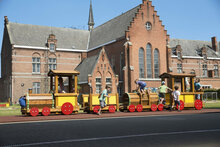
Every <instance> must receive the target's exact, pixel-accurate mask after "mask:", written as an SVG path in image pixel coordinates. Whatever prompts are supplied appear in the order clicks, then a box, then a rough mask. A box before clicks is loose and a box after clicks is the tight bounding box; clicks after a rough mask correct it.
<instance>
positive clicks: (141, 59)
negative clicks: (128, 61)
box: [139, 48, 144, 78]
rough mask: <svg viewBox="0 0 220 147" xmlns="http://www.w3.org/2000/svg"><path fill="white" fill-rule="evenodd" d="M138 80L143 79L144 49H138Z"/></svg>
mask: <svg viewBox="0 0 220 147" xmlns="http://www.w3.org/2000/svg"><path fill="white" fill-rule="evenodd" d="M139 78H144V49H143V48H140V49H139Z"/></svg>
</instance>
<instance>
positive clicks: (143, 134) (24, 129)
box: [0, 113, 220, 147]
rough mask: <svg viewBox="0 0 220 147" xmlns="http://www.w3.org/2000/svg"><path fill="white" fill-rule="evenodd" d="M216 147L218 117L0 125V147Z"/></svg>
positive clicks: (218, 143)
mask: <svg viewBox="0 0 220 147" xmlns="http://www.w3.org/2000/svg"><path fill="white" fill-rule="evenodd" d="M7 145H8V146H51V147H52V146H53V147H54V146H65V147H66V146H74V147H77V146H80V147H87V146H88V147H93V146H95V147H97V146H98V147H99V146H100V147H101V146H105V147H108V146H109V147H110V146H111V147H112V146H113V147H124V146H126V147H142V146H144V147H146V146H165V147H166V146H169V147H172V146H199V147H203V146H204V147H207V146H208V147H219V146H220V113H208V114H193V115H175V116H138V117H124V118H109V119H108V118H99V119H90V120H86V119H84V120H65V121H52V122H32V123H17V124H1V125H0V146H7Z"/></svg>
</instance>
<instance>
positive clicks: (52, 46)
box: [50, 43, 55, 52]
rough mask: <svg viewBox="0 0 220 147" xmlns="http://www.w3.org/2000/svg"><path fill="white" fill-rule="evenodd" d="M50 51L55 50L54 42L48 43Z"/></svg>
mask: <svg viewBox="0 0 220 147" xmlns="http://www.w3.org/2000/svg"><path fill="white" fill-rule="evenodd" d="M50 51H52V52H54V51H55V44H54V43H50Z"/></svg>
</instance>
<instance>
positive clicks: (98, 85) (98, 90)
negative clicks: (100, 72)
mask: <svg viewBox="0 0 220 147" xmlns="http://www.w3.org/2000/svg"><path fill="white" fill-rule="evenodd" d="M95 80H96V93H101V91H102V79H101V78H96V79H95Z"/></svg>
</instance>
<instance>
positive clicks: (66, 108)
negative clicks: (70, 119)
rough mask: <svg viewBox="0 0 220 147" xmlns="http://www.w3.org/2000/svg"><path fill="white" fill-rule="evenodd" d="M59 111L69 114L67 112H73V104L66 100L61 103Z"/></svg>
mask: <svg viewBox="0 0 220 147" xmlns="http://www.w3.org/2000/svg"><path fill="white" fill-rule="evenodd" d="M61 111H62V113H63V114H65V115H69V114H71V113H73V105H72V104H71V103H69V102H66V103H64V104H63V105H62V107H61Z"/></svg>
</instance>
